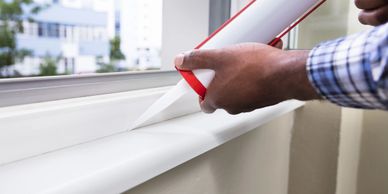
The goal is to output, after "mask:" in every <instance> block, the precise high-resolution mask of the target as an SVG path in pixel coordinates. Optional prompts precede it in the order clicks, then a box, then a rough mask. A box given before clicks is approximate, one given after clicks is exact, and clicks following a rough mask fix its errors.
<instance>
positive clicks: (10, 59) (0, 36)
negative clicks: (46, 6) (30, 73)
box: [0, 0, 42, 75]
mask: <svg viewBox="0 0 388 194" xmlns="http://www.w3.org/2000/svg"><path fill="white" fill-rule="evenodd" d="M27 7H28V9H27ZM41 9H42V7H41V6H38V5H36V4H35V3H34V2H33V0H0V72H1V70H3V69H5V70H6V75H9V72H8V68H7V67H9V66H11V65H14V64H15V63H16V62H20V61H23V59H24V58H25V57H26V56H28V55H31V54H32V52H31V51H29V50H26V49H18V48H17V42H16V34H17V33H20V32H23V30H24V29H23V20H24V19H27V20H29V21H32V18H31V16H32V15H34V14H36V13H38V12H39V11H40V10H41Z"/></svg>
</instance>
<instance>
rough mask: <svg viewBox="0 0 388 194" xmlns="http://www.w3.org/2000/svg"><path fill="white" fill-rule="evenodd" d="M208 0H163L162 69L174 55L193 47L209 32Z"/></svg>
mask: <svg viewBox="0 0 388 194" xmlns="http://www.w3.org/2000/svg"><path fill="white" fill-rule="evenodd" d="M208 10H209V0H163V32H162V50H161V57H162V69H163V70H171V69H174V65H173V62H174V57H175V55H177V54H179V53H181V52H184V51H187V50H191V49H193V48H194V47H195V46H197V44H199V43H200V42H201V41H202V40H204V39H205V38H206V37H207V36H208V34H209V11H208Z"/></svg>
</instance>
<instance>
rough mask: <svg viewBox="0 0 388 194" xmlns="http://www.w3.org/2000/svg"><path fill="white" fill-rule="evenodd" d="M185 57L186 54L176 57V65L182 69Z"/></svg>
mask: <svg viewBox="0 0 388 194" xmlns="http://www.w3.org/2000/svg"><path fill="white" fill-rule="evenodd" d="M184 58H185V55H184V54H179V55H177V56H176V57H175V66H176V67H177V68H178V69H180V68H182V64H183V59H184Z"/></svg>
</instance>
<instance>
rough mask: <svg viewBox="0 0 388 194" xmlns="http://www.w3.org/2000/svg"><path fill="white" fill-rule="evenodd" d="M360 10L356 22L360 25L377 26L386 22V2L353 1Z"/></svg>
mask: <svg viewBox="0 0 388 194" xmlns="http://www.w3.org/2000/svg"><path fill="white" fill-rule="evenodd" d="M354 2H355V4H356V6H357V7H358V8H359V9H361V10H362V11H361V12H360V14H359V16H358V20H360V22H361V23H362V24H367V25H372V26H378V25H380V24H385V23H386V22H387V21H388V0H355V1H354Z"/></svg>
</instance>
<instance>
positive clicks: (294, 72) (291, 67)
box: [280, 50, 321, 100]
mask: <svg viewBox="0 0 388 194" xmlns="http://www.w3.org/2000/svg"><path fill="white" fill-rule="evenodd" d="M308 56H309V51H307V50H294V51H284V53H283V55H282V59H281V62H280V67H281V71H282V72H283V73H282V76H283V78H284V79H282V83H281V85H282V89H283V90H284V91H285V92H286V99H285V100H289V99H297V100H314V99H321V97H320V95H319V94H318V93H317V91H316V90H315V88H314V87H313V86H312V84H311V82H310V80H309V78H308V72H307V69H306V63H307V59H308Z"/></svg>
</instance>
